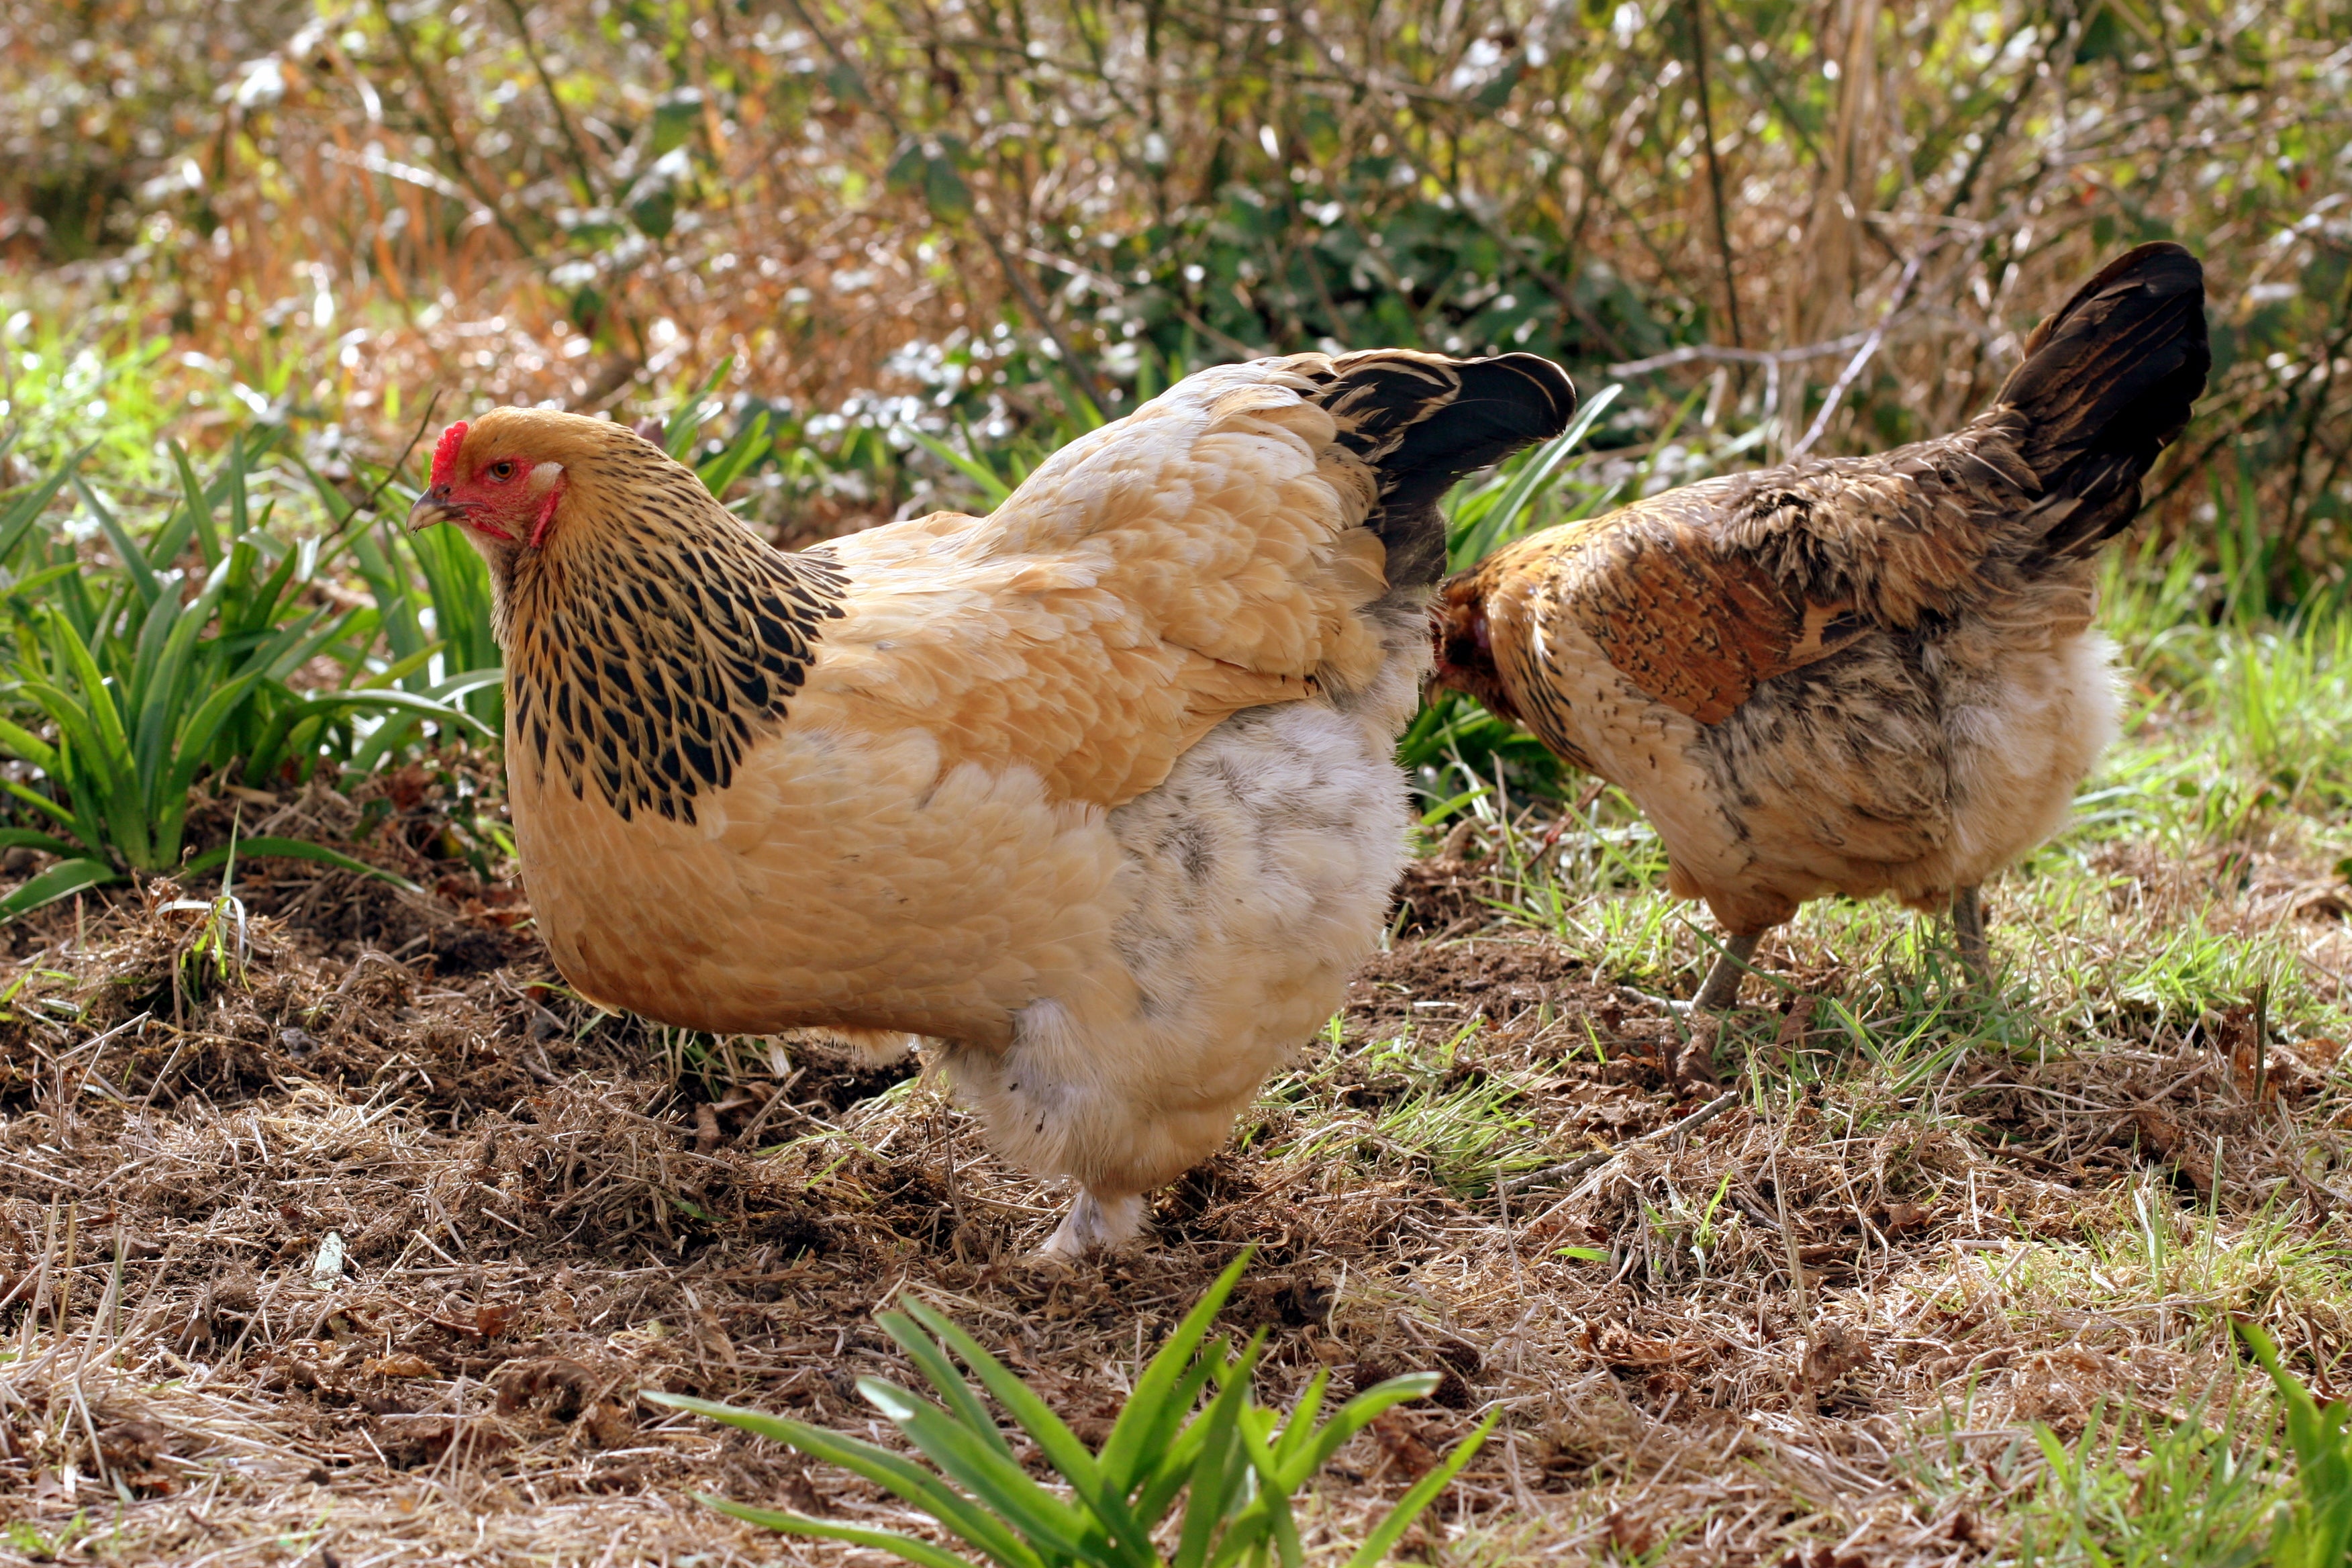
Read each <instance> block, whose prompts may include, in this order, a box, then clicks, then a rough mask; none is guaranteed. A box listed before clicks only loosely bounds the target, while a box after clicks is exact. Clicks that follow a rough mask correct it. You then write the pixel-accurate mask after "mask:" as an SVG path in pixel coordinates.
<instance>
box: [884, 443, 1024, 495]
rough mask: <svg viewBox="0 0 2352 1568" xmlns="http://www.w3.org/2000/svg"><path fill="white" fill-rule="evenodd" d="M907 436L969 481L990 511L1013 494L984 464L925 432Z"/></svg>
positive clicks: (1011, 488) (992, 470)
mask: <svg viewBox="0 0 2352 1568" xmlns="http://www.w3.org/2000/svg"><path fill="white" fill-rule="evenodd" d="M907 434H908V435H909V436H912V437H914V438H915V440H916V442H917V443H918V444H919V445H920V446H921V447H922V448H923V450H925V451H926V452H929V454H930V455H931V456H933V457H934V458H938V459H939V460H940V461H941V462H942V463H945V464H947V465H948V466H949V467H950V468H953V469H955V471H956V472H958V473H960V474H961V475H962V476H963V477H964V478H965V479H970V480H971V482H972V484H973V486H974V487H975V488H976V489H979V491H980V493H981V495H982V497H984V498H985V499H986V500H987V501H988V505H989V509H990V510H995V509H996V508H998V507H1000V506H1003V504H1004V502H1005V500H1006V498H1008V497H1009V496H1011V495H1012V494H1013V487H1012V486H1011V485H1008V484H1006V483H1005V482H1004V481H1003V479H999V478H997V476H996V470H995V469H993V468H990V467H989V466H988V465H987V464H986V463H983V462H982V461H980V460H979V459H978V458H968V457H966V456H964V455H963V454H962V453H961V452H959V451H957V450H956V449H955V448H954V447H950V446H949V445H948V444H947V443H946V442H945V441H942V440H940V438H939V437H936V436H933V435H931V434H929V432H927V431H922V430H914V429H909V430H908V432H907Z"/></svg>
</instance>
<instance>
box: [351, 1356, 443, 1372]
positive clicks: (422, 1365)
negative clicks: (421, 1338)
mask: <svg viewBox="0 0 2352 1568" xmlns="http://www.w3.org/2000/svg"><path fill="white" fill-rule="evenodd" d="M360 1371H361V1372H362V1373H367V1374H369V1375H371V1376H374V1377H434V1376H436V1375H438V1369H436V1367H435V1366H434V1364H433V1363H431V1362H429V1361H426V1360H425V1358H424V1357H423V1356H421V1355H414V1354H411V1353H410V1352H406V1351H399V1352H394V1353H393V1354H391V1355H385V1356H371V1357H370V1358H369V1359H367V1360H366V1361H363V1362H362V1363H360Z"/></svg>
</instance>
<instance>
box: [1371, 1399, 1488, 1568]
mask: <svg viewBox="0 0 2352 1568" xmlns="http://www.w3.org/2000/svg"><path fill="white" fill-rule="evenodd" d="M1502 1415H1503V1413H1502V1412H1501V1411H1499V1410H1490V1411H1488V1412H1486V1419H1485V1420H1484V1421H1481V1422H1479V1423H1478V1425H1477V1426H1475V1428H1474V1429H1473V1430H1472V1431H1471V1433H1470V1435H1469V1436H1467V1437H1465V1438H1463V1439H1462V1441H1460V1442H1459V1443H1456V1444H1454V1451H1453V1452H1452V1453H1450V1454H1448V1455H1446V1456H1445V1458H1444V1461H1443V1462H1442V1463H1441V1464H1439V1465H1438V1467H1437V1468H1435V1469H1433V1470H1432V1471H1430V1472H1429V1474H1427V1475H1425V1476H1423V1477H1422V1478H1421V1479H1419V1480H1417V1481H1415V1482H1413V1484H1412V1489H1410V1490H1408V1491H1407V1492H1406V1493H1405V1494H1404V1496H1402V1497H1401V1498H1399V1499H1398V1500H1397V1505H1396V1507H1394V1508H1392V1509H1391V1510H1389V1516H1388V1517H1387V1518H1386V1519H1384V1520H1382V1521H1381V1522H1380V1523H1379V1524H1377V1525H1375V1526H1374V1527H1373V1529H1372V1532H1371V1534H1370V1535H1368V1536H1366V1537H1365V1538H1364V1543H1363V1544H1362V1545H1361V1546H1359V1547H1358V1548H1357V1549H1356V1554H1355V1555H1354V1556H1353V1557H1350V1558H1349V1559H1348V1568H1379V1563H1380V1562H1381V1559H1382V1558H1383V1557H1386V1556H1387V1555H1388V1554H1389V1549H1390V1548H1391V1547H1392V1546H1394V1545H1395V1544H1396V1543H1397V1542H1398V1541H1399V1540H1401V1539H1402V1537H1403V1535H1404V1532H1405V1531H1407V1530H1408V1529H1410V1528H1412V1521H1414V1520H1416V1519H1419V1518H1420V1517H1421V1515H1422V1510H1424V1509H1426V1508H1428V1507H1429V1505H1430V1504H1431V1503H1433V1502H1435V1501H1436V1500H1437V1497H1438V1494H1439V1493H1440V1492H1443V1491H1444V1489H1446V1488H1447V1487H1448V1486H1450V1485H1451V1484H1453V1480H1454V1477H1455V1476H1458V1475H1460V1474H1461V1473H1462V1467H1463V1466H1465V1465H1466V1464H1468V1463H1469V1462H1470V1459H1471V1457H1472V1456H1473V1455H1475V1454H1476V1453H1477V1452H1478V1449H1479V1447H1481V1446H1482V1445H1484V1444H1485V1442H1486V1435H1487V1434H1488V1433H1490V1432H1492V1431H1493V1430H1494V1429H1495V1423H1496V1422H1497V1421H1499V1420H1501V1419H1502Z"/></svg>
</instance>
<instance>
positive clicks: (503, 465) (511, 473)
mask: <svg viewBox="0 0 2352 1568" xmlns="http://www.w3.org/2000/svg"><path fill="white" fill-rule="evenodd" d="M487 471H488V474H489V476H490V478H492V479H496V480H498V482H499V483H500V484H504V483H506V482H507V481H508V480H509V479H513V478H514V477H515V465H514V459H513V458H499V460H498V461H497V462H495V463H492V464H491V465H490V466H489V468H488V470H487Z"/></svg>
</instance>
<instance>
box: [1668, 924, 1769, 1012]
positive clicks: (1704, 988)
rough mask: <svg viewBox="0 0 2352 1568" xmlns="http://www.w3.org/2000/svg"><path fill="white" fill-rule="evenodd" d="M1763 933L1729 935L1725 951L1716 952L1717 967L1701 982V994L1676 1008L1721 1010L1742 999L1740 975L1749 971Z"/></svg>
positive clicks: (1726, 939) (1699, 990) (1698, 1010)
mask: <svg viewBox="0 0 2352 1568" xmlns="http://www.w3.org/2000/svg"><path fill="white" fill-rule="evenodd" d="M1761 940H1762V933H1760V932H1759V933H1757V934H1756V935H1753V936H1733V937H1726V938H1725V939H1724V942H1723V951H1722V952H1720V953H1718V954H1717V956H1716V960H1715V967H1714V968H1712V969H1710V970H1708V971H1707V972H1706V980H1704V981H1702V982H1701V983H1700V984H1699V988H1698V994H1697V995H1696V996H1693V997H1692V998H1691V999H1690V1001H1689V1003H1688V1004H1687V1005H1686V1006H1685V1007H1683V1008H1678V1009H1676V1010H1677V1011H1682V1012H1690V1013H1720V1012H1722V1011H1723V1010H1724V1009H1725V1008H1726V1007H1728V1006H1730V1005H1732V1004H1733V1003H1734V1002H1737V1001H1738V1000H1739V981H1740V977H1741V976H1743V975H1745V974H1746V973H1748V960H1749V959H1751V958H1753V957H1755V956H1756V944H1757V942H1759V941H1761Z"/></svg>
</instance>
